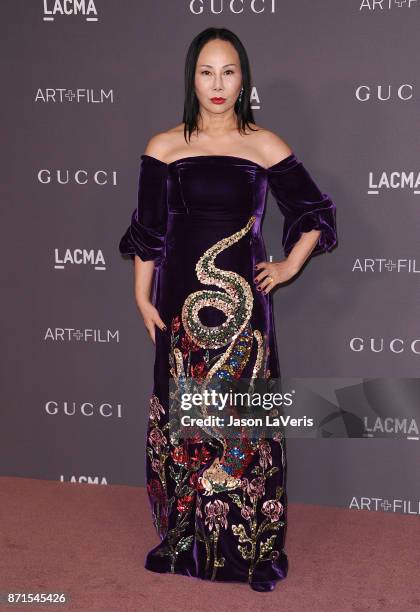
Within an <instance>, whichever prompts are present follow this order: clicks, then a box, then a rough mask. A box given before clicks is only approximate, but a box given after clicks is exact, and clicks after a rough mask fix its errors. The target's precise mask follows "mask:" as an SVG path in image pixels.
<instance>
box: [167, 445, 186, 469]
mask: <svg viewBox="0 0 420 612" xmlns="http://www.w3.org/2000/svg"><path fill="white" fill-rule="evenodd" d="M171 457H172V459H173V460H174V461H175V463H178V465H185V466H187V465H188V457H187V454H186V452H185V450H184V447H183V446H175V448H174V449H173V450H171Z"/></svg>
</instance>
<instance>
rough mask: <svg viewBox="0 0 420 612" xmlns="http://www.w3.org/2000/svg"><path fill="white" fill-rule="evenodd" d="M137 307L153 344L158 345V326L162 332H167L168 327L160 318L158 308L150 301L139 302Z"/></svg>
mask: <svg viewBox="0 0 420 612" xmlns="http://www.w3.org/2000/svg"><path fill="white" fill-rule="evenodd" d="M137 307H138V309H139V310H140V313H141V315H142V317H143V321H144V324H145V326H146V329H147V331H148V333H149V336H150V338H151V339H152V342H153V344H156V336H155V331H156V326H157V327H159V329H161V330H162V331H166V329H167V328H166V325H165V323H164V322H163V321H162V319H161V318H160V315H159V312H158V310H157V308H156V307H155V306H154V305H153V304H152V302H150V301H146V300H141V301H137Z"/></svg>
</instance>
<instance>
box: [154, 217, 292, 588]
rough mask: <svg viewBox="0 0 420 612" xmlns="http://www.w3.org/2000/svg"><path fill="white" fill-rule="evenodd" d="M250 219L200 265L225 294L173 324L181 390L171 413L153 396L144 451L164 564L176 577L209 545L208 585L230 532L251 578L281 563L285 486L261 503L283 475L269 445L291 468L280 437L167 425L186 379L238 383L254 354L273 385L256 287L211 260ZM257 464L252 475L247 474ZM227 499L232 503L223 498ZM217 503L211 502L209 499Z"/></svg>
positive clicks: (190, 300) (197, 303)
mask: <svg viewBox="0 0 420 612" xmlns="http://www.w3.org/2000/svg"><path fill="white" fill-rule="evenodd" d="M254 221H255V217H251V218H250V220H249V221H248V223H247V224H246V226H245V227H243V228H242V229H241V230H240V231H239V232H236V233H235V234H232V235H231V236H228V237H227V238H225V239H223V240H220V241H219V242H217V243H216V244H214V245H213V246H212V247H210V248H209V249H207V251H205V253H204V254H203V255H202V257H200V259H199V261H198V262H197V265H196V272H197V278H198V280H199V281H201V282H202V283H203V284H204V285H206V284H207V285H215V286H217V287H220V288H221V289H223V292H222V291H209V290H205V291H197V292H194V293H191V294H190V295H188V296H187V298H186V300H185V301H184V303H183V306H182V311H181V312H180V313H179V314H177V315H176V316H174V317H173V319H172V321H171V325H170V332H171V335H170V347H169V356H168V358H169V371H170V374H171V376H172V377H173V379H174V381H175V385H176V389H177V391H176V392H175V393H170V398H169V400H170V407H169V413H168V414H167V413H166V411H165V409H164V407H163V406H162V404H161V402H160V400H159V398H158V397H157V396H156V395H152V397H151V398H150V413H149V430H148V444H147V454H148V459H149V466H150V474H151V477H150V478H149V479H148V485H147V490H148V494H149V497H150V500H151V504H152V512H153V517H154V524H155V527H156V530H157V532H158V534H159V535H160V537H161V539H162V544H161V547H160V548H158V549H157V550H156V551H155V554H156V555H159V556H162V557H168V558H169V559H170V571H171V572H175V571H176V562H177V559H178V557H179V556H180V555H181V554H182V553H185V552H188V551H190V554H191V551H192V546H193V542H194V540H196V541H197V542H198V543H201V544H202V545H203V547H204V548H205V575H206V577H209V578H210V579H211V580H215V579H216V577H217V571H218V569H219V568H221V567H224V564H225V559H224V558H223V556H221V555H220V553H219V550H218V549H219V540H220V537H221V534H222V533H228V532H229V530H231V531H232V533H233V534H234V536H236V537H237V538H238V544H237V548H238V551H239V553H240V555H241V557H242V558H243V559H244V560H246V561H247V563H249V566H248V579H249V580H250V581H251V580H252V576H253V572H254V569H255V567H256V566H257V565H258V564H260V563H262V562H264V561H272V560H274V559H276V558H277V557H278V556H279V554H280V552H279V551H278V550H275V542H276V538H277V537H278V532H279V530H280V528H281V527H282V526H283V525H284V524H285V523H284V522H283V521H281V520H280V518H281V517H282V515H283V512H284V507H283V505H282V503H281V501H280V500H281V496H282V494H283V488H282V487H276V488H275V498H274V499H265V496H266V491H270V490H272V489H273V486H272V485H271V486H268V484H269V483H270V479H271V478H272V477H274V475H275V474H276V473H277V472H278V471H279V468H278V467H273V457H272V443H273V444H274V443H278V444H279V445H280V447H281V451H282V464H283V466H284V465H285V460H284V452H283V445H282V435H281V434H278V435H277V434H276V436H275V437H274V440H273V442H272V443H270V442H269V441H268V440H265V439H258V440H255V439H252V438H249V437H248V436H247V435H246V433H245V432H244V431H242V432H241V433H240V435H238V436H237V437H236V438H229V439H226V438H225V437H224V435H223V432H221V431H220V430H218V429H217V428H213V429H211V428H210V429H206V428H204V427H203V428H202V429H203V432H205V433H206V434H207V437H206V441H205V442H204V441H203V437H202V436H201V434H199V433H195V434H194V436H191V437H190V438H185V437H184V438H182V437H181V436H180V435H178V433H179V432H178V433H177V432H176V431H175V432H174V431H173V424H172V419H171V410H172V406H173V405H176V401H177V397H178V396H179V394H180V393H181V392H182V390H183V389H185V385H186V384H187V381H188V380H189V379H190V380H193V381H194V384H197V385H198V386H199V387H200V388H201V391H203V390H204V389H205V388H206V386H208V385H209V384H211V382H212V381H214V380H217V379H220V380H225V381H230V380H232V381H233V380H235V379H240V377H241V376H242V373H243V371H244V369H245V367H246V365H247V364H248V362H249V360H250V357H251V354H252V350H253V348H254V347H255V360H254V362H253V367H252V377H251V378H252V381H253V380H254V379H255V378H256V377H257V376H262V377H264V378H267V379H268V378H270V371H269V369H268V367H267V366H268V355H269V352H270V350H269V346H268V337H267V335H264V336H263V335H262V334H261V332H260V331H259V330H253V328H252V326H251V321H250V320H251V314H252V310H253V300H254V298H253V293H252V289H251V287H250V285H249V283H248V282H247V281H246V280H245V279H244V278H243V277H241V276H240V275H239V274H237V273H235V272H233V271H229V270H221V269H219V268H217V267H216V266H215V263H214V260H215V257H216V256H217V255H218V254H219V253H220V252H221V251H223V250H224V249H226V248H228V247H229V246H230V245H231V244H233V243H234V242H237V241H238V240H240V239H241V238H242V237H243V236H244V235H245V234H246V233H247V232H248V231H249V230H250V228H251V227H252V225H253V223H254ZM207 306H212V307H214V308H217V309H218V310H221V311H222V312H223V313H224V314H225V315H226V320H225V321H224V322H223V323H222V324H221V325H219V326H216V327H207V326H205V325H204V324H203V323H202V322H201V321H200V319H199V316H198V313H199V311H200V310H201V309H202V308H204V307H207ZM219 349H222V351H220V350H219ZM252 381H251V386H252V384H253V383H252ZM171 401H172V403H171ZM163 416H165V419H163V418H162V417H163ZM203 416H206V413H205V412H204V411H203ZM161 421H162V422H161ZM163 422H164V424H162V423H163ZM170 423H171V427H170ZM252 462H255V465H254V467H253V469H252V470H251V474H252V476H250V477H249V478H246V477H244V474H245V471H246V470H247V469H248V468H249V466H250V465H251V464H252ZM221 493H224V494H225V495H226V496H227V497H228V498H230V499H231V500H232V504H230V503H227V502H226V501H224V500H223V499H220V498H219V497H217V495H218V494H221ZM212 496H215V497H214V498H213V499H209V497H212ZM225 499H226V498H225ZM203 500H204V503H203ZM207 500H208V501H207ZM233 504H234V505H233ZM235 506H236V507H237V508H238V509H240V512H239V511H237V512H236V513H235V516H236V517H237V518H236V520H235V521H234V522H235V524H233V519H232V518H231V516H232V512H230V510H231V509H233V508H235ZM192 515H193V520H191V517H192ZM238 518H240V519H242V521H243V522H240V521H238Z"/></svg>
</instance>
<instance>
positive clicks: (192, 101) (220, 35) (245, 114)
mask: <svg viewBox="0 0 420 612" xmlns="http://www.w3.org/2000/svg"><path fill="white" fill-rule="evenodd" d="M215 39H220V40H226V41H228V42H230V43H231V44H232V45H233V46H234V47H235V49H236V51H237V52H238V55H239V60H240V65H241V71H242V87H243V92H242V96H241V101H240V102H238V100H237V101H236V102H235V107H234V110H235V113H236V116H237V126H238V130H239V131H240V132H244V131H245V127H246V126H248V127H249V128H250V129H251V130H253V128H251V126H250V125H249V123H255V121H254V115H253V112H252V109H251V105H250V102H249V100H250V96H251V69H250V65H249V60H248V55H247V52H246V50H245V47H244V46H243V44H242V42H241V41H240V40H239V38H238V37H237V36H236V34H234V33H233V32H232V31H231V30H228V29H226V28H206V29H205V30H203V31H202V32H200V34H197V36H196V37H195V38H194V40H193V41H192V42H191V44H190V46H189V49H188V51H187V55H186V58H185V73H184V75H185V99H184V114H183V117H182V121H183V122H184V138H185V140H186V142H187V143H188V141H187V132H188V138H189V139H191V134H192V132H193V131H194V130H197V132H198V124H197V116H198V114H199V111H200V104H199V101H198V98H197V96H196V93H195V87H194V78H195V70H196V65H197V60H198V56H199V54H200V51H201V49H202V48H203V47H204V45H205V44H206V43H207V42H208V41H209V40H215ZM253 131H257V130H253Z"/></svg>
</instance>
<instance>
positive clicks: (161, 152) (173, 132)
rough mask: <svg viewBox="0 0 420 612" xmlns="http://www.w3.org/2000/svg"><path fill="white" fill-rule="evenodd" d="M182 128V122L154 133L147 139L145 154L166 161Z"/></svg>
mask: <svg viewBox="0 0 420 612" xmlns="http://www.w3.org/2000/svg"><path fill="white" fill-rule="evenodd" d="M182 130H183V124H180V125H177V126H175V127H174V128H170V129H168V130H165V131H163V132H158V133H157V134H154V135H153V136H152V137H151V138H150V139H149V141H148V143H147V145H146V148H145V151H144V152H145V154H146V155H150V156H152V157H156V158H157V159H160V160H161V161H163V162H165V163H166V160H167V158H168V156H169V155H170V153H171V151H172V149H173V148H174V145H175V143H176V142H177V140H178V139H179V134H180V132H181V131H182Z"/></svg>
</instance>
